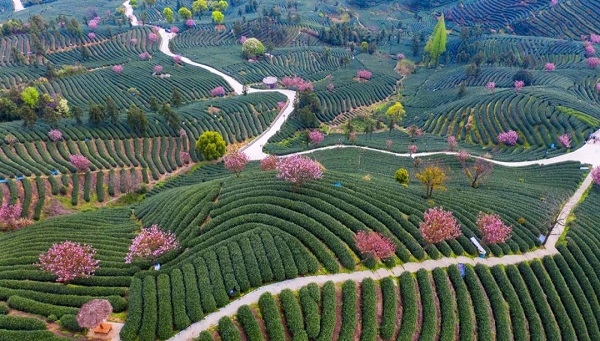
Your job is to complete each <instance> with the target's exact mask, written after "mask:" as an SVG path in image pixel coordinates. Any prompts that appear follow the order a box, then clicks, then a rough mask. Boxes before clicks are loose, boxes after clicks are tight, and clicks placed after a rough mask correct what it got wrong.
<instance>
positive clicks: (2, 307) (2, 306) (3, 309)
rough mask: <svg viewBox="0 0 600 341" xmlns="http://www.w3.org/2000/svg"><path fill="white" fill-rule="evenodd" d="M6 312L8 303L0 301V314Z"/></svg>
mask: <svg viewBox="0 0 600 341" xmlns="http://www.w3.org/2000/svg"><path fill="white" fill-rule="evenodd" d="M5 314H8V305H7V304H6V303H5V302H0V315H5Z"/></svg>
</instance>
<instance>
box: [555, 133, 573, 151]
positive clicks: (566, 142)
mask: <svg viewBox="0 0 600 341" xmlns="http://www.w3.org/2000/svg"><path fill="white" fill-rule="evenodd" d="M558 143H560V144H562V145H563V146H564V147H565V148H567V149H569V148H571V137H570V136H569V134H562V135H559V136H558Z"/></svg>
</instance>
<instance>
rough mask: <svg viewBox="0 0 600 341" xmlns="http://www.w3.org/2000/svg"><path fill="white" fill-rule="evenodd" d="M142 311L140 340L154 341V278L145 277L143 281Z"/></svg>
mask: <svg viewBox="0 0 600 341" xmlns="http://www.w3.org/2000/svg"><path fill="white" fill-rule="evenodd" d="M142 298H143V302H144V304H143V307H144V308H143V311H142V324H141V326H140V333H139V337H140V340H154V338H155V337H156V322H157V320H158V317H157V311H158V309H157V306H156V278H155V277H154V276H146V277H144V281H143V290H142Z"/></svg>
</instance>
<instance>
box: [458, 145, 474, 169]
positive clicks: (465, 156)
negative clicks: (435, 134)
mask: <svg viewBox="0 0 600 341" xmlns="http://www.w3.org/2000/svg"><path fill="white" fill-rule="evenodd" d="M470 158H471V154H469V152H467V151H466V150H464V149H463V150H461V151H459V152H458V153H457V154H456V159H457V160H458V162H460V164H461V165H463V166H464V164H465V162H467V161H468V160H469V159H470Z"/></svg>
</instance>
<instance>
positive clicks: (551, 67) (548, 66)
mask: <svg viewBox="0 0 600 341" xmlns="http://www.w3.org/2000/svg"><path fill="white" fill-rule="evenodd" d="M544 70H546V71H554V70H556V65H554V63H546V65H545V66H544Z"/></svg>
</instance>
